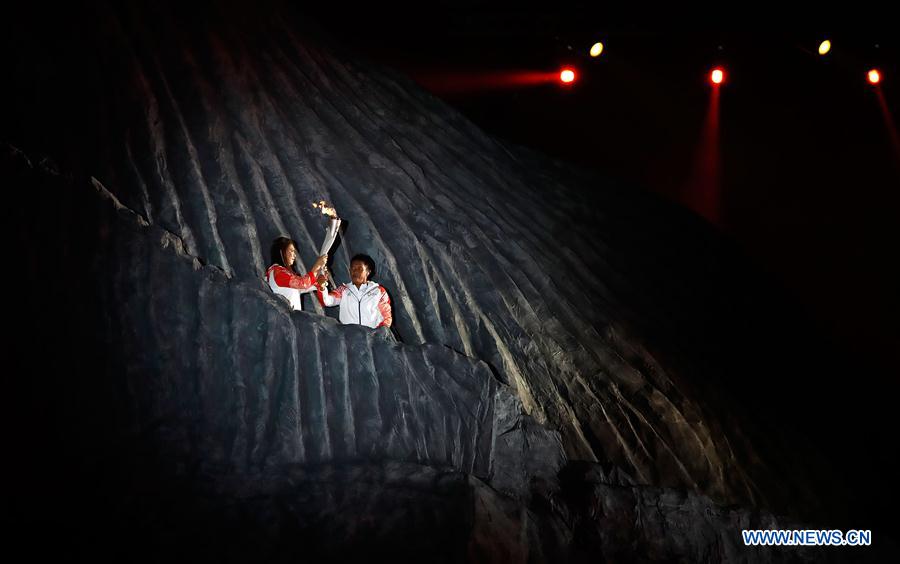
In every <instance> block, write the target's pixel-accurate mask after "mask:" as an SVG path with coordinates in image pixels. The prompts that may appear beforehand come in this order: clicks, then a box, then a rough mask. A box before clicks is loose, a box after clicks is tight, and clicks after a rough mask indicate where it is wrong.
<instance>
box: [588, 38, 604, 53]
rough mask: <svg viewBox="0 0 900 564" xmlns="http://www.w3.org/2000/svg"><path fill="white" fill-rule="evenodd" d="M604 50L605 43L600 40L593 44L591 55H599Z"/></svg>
mask: <svg viewBox="0 0 900 564" xmlns="http://www.w3.org/2000/svg"><path fill="white" fill-rule="evenodd" d="M602 52H603V44H602V43H600V42H599V41H598V42H597V43H594V44H593V45H592V46H591V57H599V56H600V53H602Z"/></svg>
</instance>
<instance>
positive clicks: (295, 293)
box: [266, 264, 316, 310]
mask: <svg viewBox="0 0 900 564" xmlns="http://www.w3.org/2000/svg"><path fill="white" fill-rule="evenodd" d="M266 280H267V281H268V282H269V288H272V291H273V292H275V293H276V294H279V295H281V296H284V297H286V298H287V299H288V301H289V302H291V309H294V310H301V309H303V307H302V306H301V304H300V294H306V293H307V292H312V291H314V290H315V289H316V276H315V274H313V273H312V272H307V273H306V274H302V275H301V274H296V273H295V272H294V271H293V270H291V269H290V268H287V267H284V266H281V265H280V264H273V265H272V266H270V267H269V269H268V270H266Z"/></svg>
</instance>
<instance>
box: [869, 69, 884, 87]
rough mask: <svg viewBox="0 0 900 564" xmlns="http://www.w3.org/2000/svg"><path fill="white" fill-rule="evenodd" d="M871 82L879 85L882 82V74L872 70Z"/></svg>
mask: <svg viewBox="0 0 900 564" xmlns="http://www.w3.org/2000/svg"><path fill="white" fill-rule="evenodd" d="M868 76H869V82H871V83H872V84H878V83H879V82H881V73H880V72H878V69H872V70H870V71H869V75H868Z"/></svg>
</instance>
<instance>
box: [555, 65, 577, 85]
mask: <svg viewBox="0 0 900 564" xmlns="http://www.w3.org/2000/svg"><path fill="white" fill-rule="evenodd" d="M559 79H560V80H561V81H563V82H564V83H565V84H571V83H573V82H575V71H574V70H572V69H569V68H566V69H563V70H562V72H560V73H559Z"/></svg>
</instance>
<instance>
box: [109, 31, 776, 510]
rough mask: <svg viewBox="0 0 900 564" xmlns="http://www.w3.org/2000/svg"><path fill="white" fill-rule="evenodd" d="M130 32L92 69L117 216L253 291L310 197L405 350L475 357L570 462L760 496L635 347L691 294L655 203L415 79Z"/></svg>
mask: <svg viewBox="0 0 900 564" xmlns="http://www.w3.org/2000/svg"><path fill="white" fill-rule="evenodd" d="M129 21H130V20H129V19H128V18H125V17H122V18H118V19H110V21H109V22H107V24H106V28H105V29H107V31H108V35H109V37H108V38H107V40H108V41H111V42H112V43H113V44H115V45H116V46H117V48H116V51H117V52H118V53H120V54H121V58H116V59H114V61H109V62H106V63H105V64H106V66H105V67H104V68H103V72H102V73H101V75H102V76H103V77H105V78H104V79H105V80H107V81H109V87H108V88H109V89H110V90H116V91H120V92H122V93H123V94H122V95H121V99H122V100H128V102H129V103H128V104H117V105H115V106H114V105H110V106H109V107H108V108H106V109H105V111H104V116H105V119H104V120H103V123H105V124H106V125H107V127H108V128H107V130H106V133H105V134H104V135H103V136H102V137H103V139H104V147H105V148H106V150H107V154H106V158H105V160H104V161H103V162H102V163H100V165H99V167H100V170H98V171H97V172H96V174H94V175H95V176H97V177H98V178H99V179H100V180H101V181H102V182H103V184H104V185H105V186H107V187H108V189H109V190H110V191H111V192H112V193H113V194H115V196H116V197H117V198H119V199H120V200H121V201H122V203H123V204H124V205H125V206H127V207H129V208H131V209H133V210H135V212H137V213H138V214H140V215H141V216H143V217H145V218H147V220H148V221H149V222H150V223H152V224H153V225H156V226H159V227H161V228H163V229H166V230H168V231H171V232H172V233H173V234H175V235H176V236H177V237H179V238H180V239H181V240H182V241H183V243H184V248H185V251H186V252H187V253H188V254H190V255H193V256H197V257H199V258H200V260H202V261H203V262H204V263H205V264H208V265H210V266H214V267H217V268H218V269H220V270H221V272H222V273H223V274H224V276H225V278H227V279H228V280H229V281H231V283H232V284H236V283H241V284H246V285H248V286H249V287H252V288H259V289H260V291H264V289H263V286H262V284H261V282H260V276H261V273H262V272H264V270H265V268H266V267H267V266H268V248H269V245H270V243H271V241H272V240H273V239H274V238H275V237H276V236H279V235H289V236H291V237H293V238H294V239H296V240H297V242H298V245H299V253H300V259H301V263H302V264H304V265H309V264H311V262H312V260H313V259H314V256H315V254H316V249H318V246H319V244H320V241H321V239H322V235H323V230H324V221H323V219H322V216H321V215H318V214H317V212H315V210H313V209H312V206H311V203H312V202H314V201H318V200H320V199H324V200H327V201H328V202H330V203H332V204H333V205H334V206H335V207H336V209H337V210H338V213H339V214H340V215H341V216H342V217H343V218H344V219H345V222H346V231H345V232H344V235H343V239H342V242H341V244H340V246H339V247H338V249H337V251H336V253H335V255H334V260H333V265H332V269H333V271H334V272H335V273H336V274H337V278H338V279H339V280H341V281H342V280H344V279H346V274H345V272H346V266H347V263H348V259H349V257H350V256H352V254H354V253H357V252H364V253H367V254H369V255H371V256H372V257H374V259H375V261H376V263H377V265H378V272H377V276H376V279H377V281H379V282H380V283H382V284H383V285H384V286H385V287H386V288H387V289H388V290H389V292H390V294H391V297H392V302H393V308H394V319H395V329H396V331H397V333H398V335H399V336H400V337H401V339H402V341H403V342H404V343H406V344H425V343H427V344H430V345H443V346H446V347H449V348H451V349H453V350H455V351H458V352H459V353H461V354H463V355H466V356H468V357H471V358H473V359H478V360H481V361H483V362H485V363H487V365H488V366H489V367H490V369H491V370H492V371H493V372H494V374H495V376H496V378H497V379H498V380H499V381H501V382H503V383H505V384H507V385H509V386H510V388H511V389H512V391H513V393H515V395H516V396H517V397H518V398H519V400H520V401H521V403H522V405H523V407H524V409H525V411H526V412H527V413H528V414H530V415H531V416H532V417H533V418H534V419H535V420H536V421H537V422H538V423H540V424H543V425H546V426H548V427H550V428H552V429H555V430H557V431H559V433H560V434H561V437H562V443H563V446H564V449H565V452H566V454H567V455H568V457H569V458H571V459H581V460H589V461H602V462H611V463H614V464H616V465H619V466H621V467H622V468H624V469H626V470H627V471H628V472H630V473H631V474H632V475H634V476H635V477H636V479H638V480H640V481H641V482H645V483H651V484H659V485H667V486H685V487H690V488H696V489H698V490H699V491H702V492H704V493H707V494H709V495H712V496H714V497H715V498H716V499H720V500H723V501H731V502H754V503H755V502H756V501H758V500H757V497H758V496H759V495H760V493H761V492H760V489H759V487H758V486H757V485H756V484H755V481H756V479H757V478H758V477H757V476H754V475H753V474H754V472H756V470H758V468H757V469H753V468H750V467H749V466H750V465H752V461H753V460H754V459H755V457H756V455H755V454H754V453H753V451H752V450H751V449H749V447H748V445H747V444H746V443H743V442H741V441H735V440H730V439H729V437H728V435H727V433H726V431H725V430H724V429H723V428H722V427H720V425H719V421H718V416H717V414H716V413H715V410H716V409H720V408H721V406H712V409H713V411H710V406H708V405H704V404H703V403H702V402H701V401H700V398H698V397H696V395H695V394H694V393H693V392H691V391H689V390H688V388H687V387H685V386H684V385H682V384H681V383H680V382H679V381H678V379H677V378H676V376H675V375H674V373H673V370H672V369H671V368H670V367H669V366H667V364H666V363H665V360H664V359H663V360H660V359H658V358H657V356H656V355H654V353H652V352H650V351H649V350H648V348H647V344H646V342H645V340H644V337H643V336H642V335H641V333H642V332H644V331H646V332H648V333H649V332H650V331H657V332H660V333H663V334H664V333H665V331H664V328H666V327H667V326H668V327H671V326H675V327H678V322H679V320H678V319H674V320H673V319H672V315H673V314H672V312H671V311H667V310H666V309H664V308H662V306H661V305H660V304H663V305H665V303H666V299H668V298H666V299H661V300H659V301H658V302H655V293H658V292H661V291H663V292H671V293H672V294H673V297H672V299H671V300H670V301H672V302H674V301H677V300H679V299H681V297H682V296H683V295H685V296H690V295H691V293H692V292H693V291H695V289H694V288H692V287H690V285H692V284H693V281H690V280H687V281H678V282H673V281H672V280H671V279H669V278H668V277H669V275H670V274H671V272H669V271H668V269H669V268H670V266H671V262H672V261H676V260H682V259H680V258H679V257H678V253H680V252H681V249H680V248H679V247H678V245H677V244H673V245H672V246H670V247H667V246H665V245H656V244H655V243H652V242H647V240H646V239H645V237H651V241H652V240H653V239H652V237H655V236H656V235H653V233H657V234H658V235H660V236H665V233H666V230H667V229H671V230H675V231H676V232H677V231H678V230H679V229H681V225H680V224H679V221H680V220H677V221H673V223H672V224H671V225H670V226H669V227H666V228H662V229H659V228H656V227H651V226H649V225H648V226H646V227H645V226H641V225H635V224H634V222H640V221H641V219H640V218H641V217H645V216H648V215H649V216H650V217H656V216H658V215H660V214H663V213H664V212H663V210H662V206H661V205H659V204H657V203H653V202H652V200H650V199H649V198H641V197H635V196H633V195H629V194H628V193H627V192H626V191H624V190H622V189H618V188H614V187H612V186H610V185H602V184H601V185H591V183H592V182H594V181H592V180H589V179H583V178H579V177H578V176H577V174H575V173H572V172H569V171H566V170H565V168H564V167H562V166H561V165H558V164H554V163H551V162H548V161H547V160H546V159H544V158H542V157H540V156H537V155H532V154H528V153H526V152H524V151H520V150H518V149H513V148H510V147H507V146H505V145H504V144H503V143H501V142H499V141H497V140H495V139H492V138H491V137H488V136H487V135H485V134H484V133H483V132H481V131H480V130H478V129H477V128H476V127H474V126H473V125H472V124H471V123H469V122H467V121H466V120H465V119H464V118H463V117H462V116H460V115H459V114H458V113H457V112H455V111H453V110H452V109H451V108H448V107H447V106H445V105H444V104H442V103H441V102H439V101H438V100H436V99H435V98H433V97H432V96H430V95H429V94H427V93H426V92H424V91H422V90H421V89H419V88H418V87H416V86H415V85H414V84H413V83H411V82H410V81H409V80H407V79H404V78H402V77H398V76H395V75H394V74H392V73H390V72H388V71H384V70H380V69H377V68H369V67H367V66H365V65H362V64H359V63H356V62H354V60H353V59H352V58H351V57H338V56H335V55H333V54H332V52H331V51H329V50H327V49H324V48H322V47H320V46H319V44H318V42H317V40H315V39H314V38H313V37H314V36H313V35H309V34H307V33H306V32H303V31H298V30H296V29H293V28H291V27H289V26H288V25H285V24H282V23H270V24H267V26H268V27H266V28H265V32H264V33H262V32H257V31H254V30H252V29H242V30H240V31H238V30H236V29H234V28H228V27H223V28H221V29H218V28H217V29H216V30H214V31H204V28H202V27H201V28H198V30H197V31H196V33H192V35H191V37H190V38H187V37H184V38H182V40H176V39H174V38H170V40H169V41H168V43H167V45H166V46H165V47H160V48H159V49H157V48H156V47H154V45H155V43H154V37H155V36H154V37H151V35H150V34H148V33H147V32H146V31H144V29H145V28H143V27H141V28H140V29H132V28H131V27H130V26H131V25H134V24H132V23H129ZM160 25H161V26H162V28H163V29H166V28H167V26H168V25H171V22H166V21H164V22H162V23H161V24H160ZM179 41H180V42H179ZM113 85H114V86H113ZM92 174H93V173H92ZM653 221H654V222H658V220H653ZM661 224H662V225H666V223H665V222H661ZM685 225H687V224H686V223H685ZM685 244H687V243H685ZM684 260H689V259H684ZM674 272H677V270H676V271H674ZM648 273H652V276H650V277H648V276H646V275H647V274H648ZM660 284H667V285H670V286H671V287H667V288H665V289H662V290H661V289H660V288H659V287H658V285H660ZM211 299H212V300H213V301H214V300H215V298H211ZM692 299H694V300H696V299H697V298H696V297H694V298H692ZM669 305H671V304H669ZM207 307H208V306H207ZM305 307H306V309H307V310H308V311H310V312H321V310H320V309H319V306H318V305H317V304H315V303H314V300H310V299H308V298H307V299H306V306H305ZM666 307H669V306H666ZM677 307H685V308H689V307H691V306H690V304H689V303H688V304H685V305H684V306H681V305H679V306H677ZM298 338H299V337H298ZM322 352H325V349H322ZM331 352H336V353H340V350H336V351H331ZM327 356H328V355H325V358H327ZM298 362H299V361H298ZM303 362H312V361H311V360H304V361H303ZM686 369H687V370H688V371H691V370H693V368H692V367H690V366H688V367H687V368H686ZM690 376H691V375H690V374H686V375H682V376H680V378H684V379H687V380H688V381H690ZM762 493H764V494H765V492H762Z"/></svg>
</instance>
